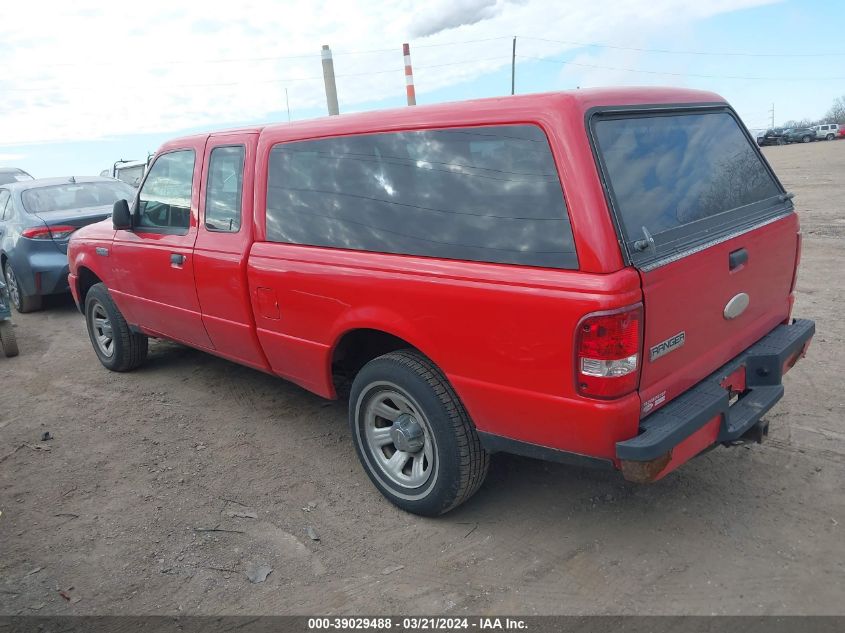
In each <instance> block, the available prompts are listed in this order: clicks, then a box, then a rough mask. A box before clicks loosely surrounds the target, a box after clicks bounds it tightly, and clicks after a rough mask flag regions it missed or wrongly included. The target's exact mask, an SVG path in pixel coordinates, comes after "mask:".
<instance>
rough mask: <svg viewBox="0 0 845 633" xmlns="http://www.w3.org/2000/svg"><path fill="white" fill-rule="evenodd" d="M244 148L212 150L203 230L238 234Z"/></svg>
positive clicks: (231, 147) (217, 148)
mask: <svg viewBox="0 0 845 633" xmlns="http://www.w3.org/2000/svg"><path fill="white" fill-rule="evenodd" d="M243 180H244V147H243V145H235V146H229V147H215V148H214V149H213V150H211V158H210V159H209V162H208V182H207V184H206V192H207V193H206V196H205V228H207V229H208V230H209V231H222V232H225V233H237V232H238V231H240V230H241V197H242V193H243Z"/></svg>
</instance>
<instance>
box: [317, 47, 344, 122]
mask: <svg viewBox="0 0 845 633" xmlns="http://www.w3.org/2000/svg"><path fill="white" fill-rule="evenodd" d="M321 57H322V58H323V83H324V84H325V85H326V105H327V106H328V108H329V116H333V115H336V114H340V109H339V108H338V105H337V85H335V82H334V61H332V51H331V49H330V48H329V45H328V44H323V51H322V54H321Z"/></svg>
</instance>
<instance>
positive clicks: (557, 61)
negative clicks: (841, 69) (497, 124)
mask: <svg viewBox="0 0 845 633" xmlns="http://www.w3.org/2000/svg"><path fill="white" fill-rule="evenodd" d="M518 57H521V58H523V59H533V60H536V61H540V62H547V63H551V64H562V65H565V66H579V67H581V68H597V69H600V70H616V71H620V72H628V73H643V74H647V75H670V76H672V77H698V78H704V79H743V80H752V81H832V80H843V79H845V77H747V76H744V75H702V74H699V73H674V72H669V71H662V70H643V69H639V68H622V67H618V66H601V65H599V64H583V63H581V62H571V61H567V60H563V59H549V58H548V57H533V56H530V55H518Z"/></svg>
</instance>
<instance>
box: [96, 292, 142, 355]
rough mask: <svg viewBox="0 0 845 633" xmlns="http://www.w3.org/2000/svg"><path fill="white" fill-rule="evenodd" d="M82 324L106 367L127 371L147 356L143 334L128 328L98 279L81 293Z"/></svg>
mask: <svg viewBox="0 0 845 633" xmlns="http://www.w3.org/2000/svg"><path fill="white" fill-rule="evenodd" d="M85 324H86V325H87V326H88V337H89V338H90V339H91V345H92V346H93V347H94V352H95V353H96V354H97V358H99V359H100V362H101V363H102V364H103V367H105V368H106V369H110V370H112V371H129V370H131V369H135V368H136V367H137V366H138V365H140V364H141V363H143V362H144V360H145V359H146V358H147V345H148V339H147V337H146V336H144V335H143V334H139V333H137V332H133V331H132V330H131V329H130V328H129V324H128V323H126V319H124V318H123V315H122V314H121V313H120V310H118V309H117V306H116V305H115V303H114V301H112V298H111V295H109V291H108V289H107V288H106V286H105V285H104V284H102V283H99V284H94V285H93V286H91V289H90V290H89V291H88V294H87V295H86V296H85Z"/></svg>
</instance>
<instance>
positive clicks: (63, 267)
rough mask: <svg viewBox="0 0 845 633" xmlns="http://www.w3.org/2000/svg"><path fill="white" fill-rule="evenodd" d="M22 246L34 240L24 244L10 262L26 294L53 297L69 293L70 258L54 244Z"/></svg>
mask: <svg viewBox="0 0 845 633" xmlns="http://www.w3.org/2000/svg"><path fill="white" fill-rule="evenodd" d="M22 242H30V240H20V242H19V243H18V247H17V248H15V250H14V251H12V253H11V254H10V256H9V259H10V260H11V262H12V266H13V267H14V269H15V276H16V277H17V278H18V283H19V284H20V287H21V290H23V292H24V294H27V295H51V294H59V293H63V292H67V291H68V285H67V276H68V262H67V255H66V254H65V253H63V252H61V251H60V250H59V249H58V248H56V246H55V245H54V244H53V243H51V242H46V241H45V242H46V243H44V244H38V243H36V244H31V243H26V244H22Z"/></svg>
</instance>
